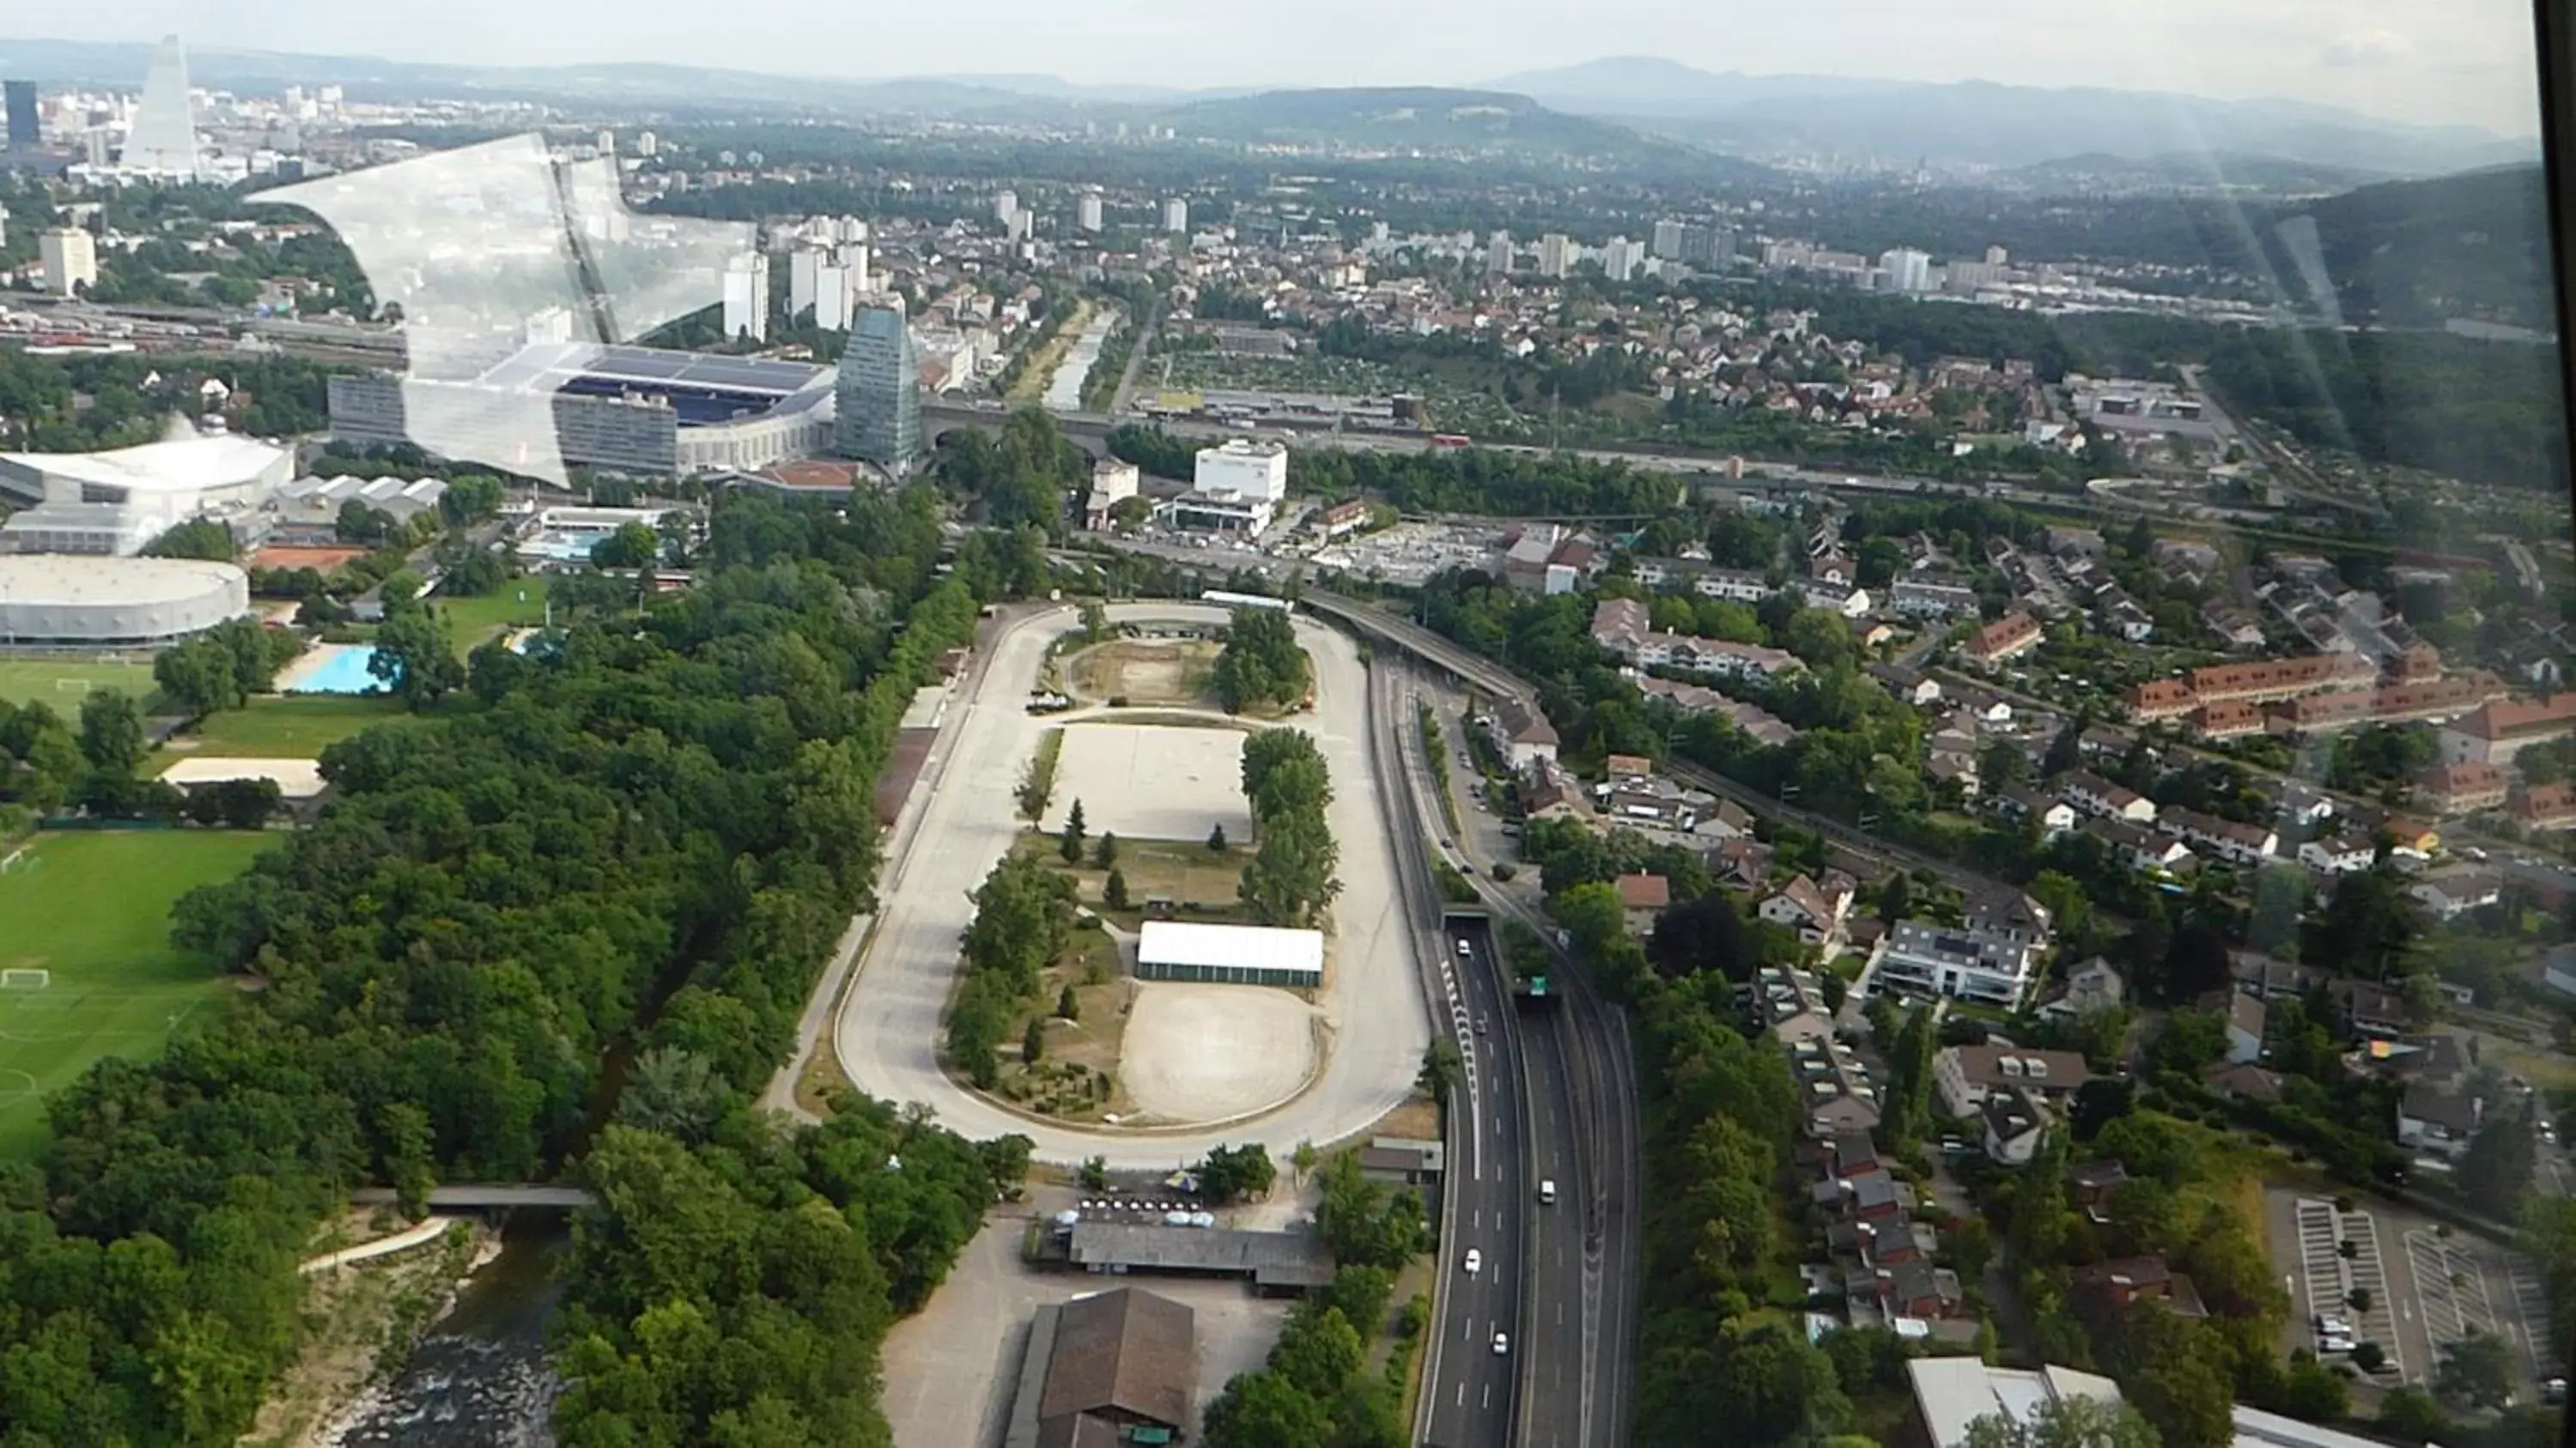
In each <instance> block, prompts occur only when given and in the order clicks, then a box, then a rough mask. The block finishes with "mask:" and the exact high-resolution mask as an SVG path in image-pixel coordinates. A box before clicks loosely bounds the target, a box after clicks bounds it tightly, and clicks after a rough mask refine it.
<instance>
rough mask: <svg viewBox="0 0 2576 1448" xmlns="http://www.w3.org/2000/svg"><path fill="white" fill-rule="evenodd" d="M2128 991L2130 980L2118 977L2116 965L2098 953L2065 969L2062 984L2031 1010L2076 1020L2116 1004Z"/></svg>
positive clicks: (2048, 1018) (2057, 1019) (2054, 1016)
mask: <svg viewBox="0 0 2576 1448" xmlns="http://www.w3.org/2000/svg"><path fill="white" fill-rule="evenodd" d="M2128 993H2129V984H2128V982H2127V981H2126V980H2124V979H2122V978H2121V975H2120V970H2119V967H2117V966H2115V965H2113V964H2111V962H2110V961H2108V960H2105V959H2103V958H2102V957H2101V956H2098V955H2097V956H2095V957H2093V958H2092V959H2091V960H2088V961H2086V962H2084V963H2083V964H2082V965H2079V966H2077V967H2075V968H2074V969H2073V970H2070V971H2068V972H2067V973H2066V984H2065V986H2063V987H2062V988H2060V989H2059V990H2058V992H2057V993H2056V994H2054V995H2052V996H2050V997H2049V998H2048V999H2047V1000H2044V1001H2042V1002H2040V1003H2039V1007H2038V1009H2037V1010H2036V1011H2034V1012H2033V1014H2035V1015H2038V1016H2040V1017H2042V1018H2044V1019H2047V1020H2053V1021H2071V1020H2077V1019H2081V1018H2082V1017H2085V1016H2089V1015H2091V1014H2093V1013H2094V1012H2096V1011H2107V1010H2112V1009H2115V1008H2117V1007H2118V1006H2119V1004H2120V1003H2121V1002H2122V1001H2123V1000H2125V999H2127V997H2128Z"/></svg>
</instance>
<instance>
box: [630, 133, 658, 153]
mask: <svg viewBox="0 0 2576 1448" xmlns="http://www.w3.org/2000/svg"><path fill="white" fill-rule="evenodd" d="M661 149H662V138H661V137H659V136H656V135H654V134H653V133H652V132H651V131H638V132H636V133H635V154H636V155H638V156H651V155H653V154H654V153H656V152H658V151H660V150H661Z"/></svg>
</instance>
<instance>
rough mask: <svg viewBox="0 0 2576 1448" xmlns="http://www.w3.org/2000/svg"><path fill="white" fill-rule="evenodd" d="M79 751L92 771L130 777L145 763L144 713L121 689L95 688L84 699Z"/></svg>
mask: <svg viewBox="0 0 2576 1448" xmlns="http://www.w3.org/2000/svg"><path fill="white" fill-rule="evenodd" d="M80 749H81V753H82V755H83V756H85V757H86V758H87V759H88V760H89V763H90V767H91V768H92V769H95V770H97V771H98V772H99V773H101V774H109V775H114V776H116V777H118V778H120V779H123V778H131V777H132V776H133V774H134V771H135V768H136V767H137V766H138V765H140V764H142V762H143V749H144V737H143V710H142V709H141V708H140V707H138V706H137V705H136V704H135V702H134V696H133V695H131V694H128V693H126V692H125V691H124V690H122V689H96V690H92V691H91V692H90V694H89V696H88V697H87V698H85V699H83V700H81V709H80Z"/></svg>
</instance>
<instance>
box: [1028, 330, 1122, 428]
mask: <svg viewBox="0 0 2576 1448" xmlns="http://www.w3.org/2000/svg"><path fill="white" fill-rule="evenodd" d="M1117 325H1118V309H1117V308H1115V307H1103V308H1101V309H1100V314H1099V315H1098V316H1096V317H1093V318H1092V319H1091V321H1090V323H1089V324H1088V325H1086V326H1084V327H1083V329H1082V335H1081V336H1079V337H1076V338H1074V339H1073V346H1072V347H1071V348H1070V349H1068V350H1067V351H1066V352H1065V354H1064V360H1063V361H1061V362H1058V363H1057V364H1056V365H1055V375H1054V376H1053V377H1050V378H1048V379H1047V389H1046V398H1045V402H1046V409H1047V411H1049V412H1080V411H1081V410H1082V388H1083V384H1084V383H1086V382H1088V381H1090V380H1091V369H1092V368H1093V367H1094V366H1097V365H1098V364H1099V362H1100V349H1101V348H1103V347H1106V346H1108V345H1109V333H1110V332H1111V331H1112V330H1113V329H1114V328H1116V327H1117Z"/></svg>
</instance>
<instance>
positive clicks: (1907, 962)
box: [1872, 920, 2047, 1010]
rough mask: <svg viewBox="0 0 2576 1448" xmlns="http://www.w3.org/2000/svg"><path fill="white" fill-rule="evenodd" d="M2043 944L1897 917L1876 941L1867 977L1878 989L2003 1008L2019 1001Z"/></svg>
mask: <svg viewBox="0 0 2576 1448" xmlns="http://www.w3.org/2000/svg"><path fill="white" fill-rule="evenodd" d="M2046 948H2047V943H2046V940H2045V937H2041V938H2039V939H2037V940H2033V939H2031V938H2027V937H2021V938H2017V937H2016V935H2015V934H2014V933H2011V932H2006V931H2000V930H1981V929H1977V928H1975V927H1973V926H1949V925H1935V924H1931V923H1929V922H1927V921H1921V920H1900V921H1898V922H1896V923H1895V924H1894V925H1892V926H1890V927H1889V928H1888V932H1887V934H1886V935H1885V936H1883V937H1881V939H1880V940H1879V943H1878V951H1877V958H1876V963H1875V965H1874V966H1873V968H1872V971H1873V979H1875V980H1876V981H1877V982H1878V984H1879V985H1880V987H1881V988H1892V989H1896V990H1906V991H1915V992H1920V993H1922V994H1925V995H1945V996H1955V997H1957V998H1959V999H1961V1000H1972V1001H1982V1002H1984V1003H1986V1004H1988V1005H1999V1006H2002V1007H2004V1008H2005V1009H2007V1010H2009V1009H2011V1008H2013V1007H2015V1006H2017V1005H2019V1004H2021V998H2022V995H2023V993H2024V992H2025V991H2027V990H2028V989H2029V988H2030V983H2031V977H2032V975H2033V973H2034V972H2035V971H2036V969H2037V967H2038V962H2039V958H2040V956H2041V954H2042V953H2043V952H2044V951H2045V950H2046Z"/></svg>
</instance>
